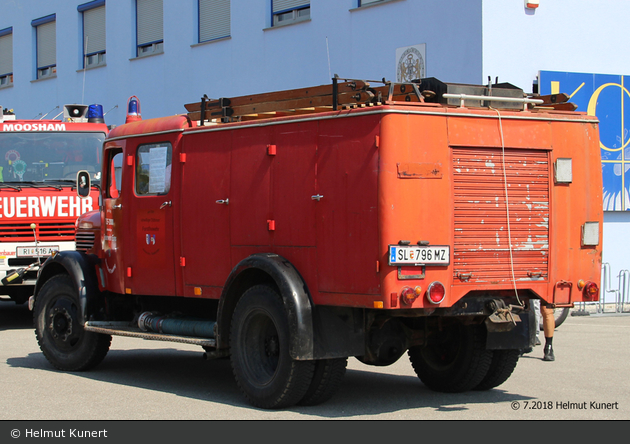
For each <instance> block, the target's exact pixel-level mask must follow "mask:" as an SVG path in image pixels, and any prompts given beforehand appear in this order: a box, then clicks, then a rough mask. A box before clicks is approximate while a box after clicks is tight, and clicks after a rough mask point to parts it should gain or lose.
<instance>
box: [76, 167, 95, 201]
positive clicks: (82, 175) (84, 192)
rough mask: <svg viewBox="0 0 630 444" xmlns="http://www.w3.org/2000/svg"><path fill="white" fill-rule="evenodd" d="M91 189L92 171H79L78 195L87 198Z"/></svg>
mask: <svg viewBox="0 0 630 444" xmlns="http://www.w3.org/2000/svg"><path fill="white" fill-rule="evenodd" d="M91 189H92V184H91V182H90V173H88V172H87V171H85V170H82V171H79V172H78V173H77V195H78V196H79V197H80V198H81V199H85V198H86V197H89V196H90V190H91Z"/></svg>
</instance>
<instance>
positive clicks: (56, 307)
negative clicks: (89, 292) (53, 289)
mask: <svg viewBox="0 0 630 444" xmlns="http://www.w3.org/2000/svg"><path fill="white" fill-rule="evenodd" d="M78 314H79V309H78V307H77V305H76V304H75V303H74V302H73V301H72V299H71V298H69V297H66V296H61V297H59V298H57V299H55V300H54V301H52V303H51V304H50V306H49V308H48V309H47V311H46V332H47V334H48V335H49V336H50V338H51V339H52V341H53V342H54V343H55V345H56V346H57V347H58V349H59V350H62V351H70V350H72V349H73V348H74V347H76V346H77V344H78V343H79V341H80V339H81V335H82V331H83V330H82V329H81V328H80V325H79V320H78Z"/></svg>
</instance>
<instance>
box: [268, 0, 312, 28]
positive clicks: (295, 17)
mask: <svg viewBox="0 0 630 444" xmlns="http://www.w3.org/2000/svg"><path fill="white" fill-rule="evenodd" d="M305 10H308V15H307V16H300V15H299V14H300V11H305ZM287 14H291V17H290V18H289V17H287V18H286V19H281V18H280V17H282V16H286V15H287ZM310 19H311V2H310V1H309V2H308V3H307V4H302V5H299V6H294V7H291V8H285V9H279V10H277V11H276V10H275V7H274V0H271V27H272V28H277V27H279V26H285V25H292V24H294V23H301V22H306V21H309V20H310Z"/></svg>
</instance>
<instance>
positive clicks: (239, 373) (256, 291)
mask: <svg viewBox="0 0 630 444" xmlns="http://www.w3.org/2000/svg"><path fill="white" fill-rule="evenodd" d="M230 334H231V336H230V348H231V356H230V360H231V363H232V371H233V373H234V377H235V378H236V382H237V384H238V386H239V388H240V389H241V391H242V392H243V394H244V395H245V397H246V398H247V399H248V400H249V402H250V403H251V404H253V405H254V406H256V407H261V408H267V409H274V408H283V407H289V406H291V405H294V404H296V403H297V402H298V401H300V400H301V399H302V398H303V397H304V395H305V394H306V392H307V390H308V389H309V386H310V384H311V381H312V379H313V371H314V368H315V363H314V361H296V360H293V359H292V358H291V356H290V355H289V327H288V321H287V316H286V313H285V310H284V304H283V303H282V300H281V299H280V296H279V295H278V293H276V292H275V291H274V290H273V289H271V288H270V287H267V286H265V285H258V286H256V287H252V288H250V289H249V290H247V291H246V292H245V294H243V296H242V298H241V300H240V301H239V302H238V304H237V305H236V309H235V310H234V315H233V317H232V326H231V333H230Z"/></svg>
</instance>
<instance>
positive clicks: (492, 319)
mask: <svg viewBox="0 0 630 444" xmlns="http://www.w3.org/2000/svg"><path fill="white" fill-rule="evenodd" d="M505 310H507V312H506V311H505ZM485 324H486V329H487V331H488V336H487V339H486V349H488V350H521V349H527V348H529V347H531V346H533V344H534V341H535V335H536V316H535V314H534V312H533V310H527V311H522V312H521V313H519V314H518V315H516V314H515V313H512V311H511V310H510V308H509V307H508V308H505V309H499V310H497V311H495V312H494V313H493V314H491V315H490V316H489V317H488V318H487V319H486V321H485Z"/></svg>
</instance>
